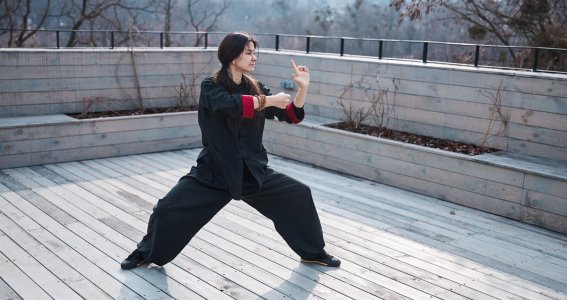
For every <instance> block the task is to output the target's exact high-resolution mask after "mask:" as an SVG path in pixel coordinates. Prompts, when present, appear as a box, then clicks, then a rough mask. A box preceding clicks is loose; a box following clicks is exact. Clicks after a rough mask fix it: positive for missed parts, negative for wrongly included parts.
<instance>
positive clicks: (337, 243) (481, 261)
mask: <svg viewBox="0 0 567 300" xmlns="http://www.w3.org/2000/svg"><path fill="white" fill-rule="evenodd" d="M198 151H199V149H194V150H183V151H174V152H163V153H154V154H144V155H132V156H124V157H114V158H107V159H97V160H90V161H81V162H71V163H59V164H51V165H43V166H37V167H26V168H17V169H3V170H0V279H1V280H0V299H20V298H22V299H51V298H54V299H75V298H76V299H81V298H87V299H116V298H121V299H137V298H143V299H162V298H165V299H167V298H177V299H198V298H206V299H230V298H234V299H258V298H267V299H283V298H286V299H288V298H292V299H310V298H317V299H321V298H323V299H347V298H354V299H372V298H384V299H429V298H441V299H522V298H525V299H567V236H565V235H562V234H558V233H555V232H551V231H547V230H544V229H541V228H538V227H534V226H530V225H526V224H523V223H519V222H516V221H512V220H509V219H505V218H501V217H497V216H494V215H490V214H486V213H482V212H479V211H476V210H473V209H469V208H466V207H462V206H458V205H455V204H451V203H448V202H444V201H440V200H437V199H433V198H430V197H426V196H422V195H418V194H414V193H410V192H407V191H403V190H399V189H395V188H392V187H389V186H384V185H380V184H376V183H372V182H370V181H366V180H361V179H358V178H353V177H348V176H344V175H341V174H336V173H332V172H328V171H325V170H321V169H316V168H312V167H310V166H308V165H304V164H300V163H297V162H294V161H290V160H286V159H283V158H280V157H274V156H272V157H270V159H271V166H272V167H273V168H274V169H276V170H279V171H281V172H284V173H287V174H289V175H291V176H293V177H295V178H297V179H299V180H302V181H304V182H306V183H307V184H308V185H309V186H311V188H312V191H313V194H314V198H315V201H316V205H317V208H318V210H319V216H320V218H321V222H322V224H323V230H324V233H325V240H326V242H327V247H326V249H327V250H328V252H330V253H332V254H334V255H336V256H338V257H340V258H341V259H342V262H343V264H342V266H341V268H338V269H331V268H328V269H326V268H323V267H317V266H311V265H304V264H301V263H299V262H298V258H297V257H296V255H295V254H294V253H293V252H292V251H291V250H290V249H289V248H288V247H287V245H286V244H285V242H283V240H282V239H281V238H280V237H279V235H278V234H277V233H276V232H275V230H274V228H273V226H272V224H271V222H270V221H269V220H267V219H266V218H264V217H262V216H261V215H259V214H258V213H257V212H255V211H254V210H253V209H251V208H250V207H249V206H247V205H246V204H245V203H243V202H240V201H232V202H231V203H230V204H229V205H228V206H227V207H225V208H224V209H223V210H222V211H221V212H220V213H219V214H218V215H217V216H216V217H215V218H214V219H213V220H212V222H210V223H209V224H208V225H206V226H205V227H204V229H203V230H201V231H200V232H199V233H198V234H197V236H196V237H195V238H194V239H193V240H192V241H191V242H190V244H189V246H187V247H186V248H185V250H184V251H183V253H182V255H180V256H178V257H177V258H176V259H175V260H174V261H173V262H172V263H170V264H167V265H166V266H164V267H163V268H161V267H156V266H149V267H147V268H138V269H135V270H133V271H122V270H121V269H120V266H119V263H120V262H121V261H122V260H123V259H124V258H125V257H126V256H127V255H128V254H129V253H130V252H131V250H132V249H134V247H135V245H136V242H137V241H138V240H140V238H141V237H142V235H143V234H144V232H145V230H146V226H147V221H148V217H149V215H150V213H151V211H152V207H153V205H154V204H155V203H156V201H157V199H159V198H161V197H162V196H163V195H164V194H165V193H166V192H167V191H168V190H169V189H170V188H171V187H172V186H173V185H174V184H175V183H176V182H177V180H178V179H179V177H180V176H182V175H183V174H185V173H186V172H187V171H188V169H189V167H190V166H191V165H193V164H194V162H195V158H196V156H197V154H198ZM566 205H567V204H566Z"/></svg>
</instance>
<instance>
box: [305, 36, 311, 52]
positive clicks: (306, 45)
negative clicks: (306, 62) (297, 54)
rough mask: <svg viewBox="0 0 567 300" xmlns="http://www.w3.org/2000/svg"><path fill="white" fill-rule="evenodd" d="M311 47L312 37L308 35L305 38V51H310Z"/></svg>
mask: <svg viewBox="0 0 567 300" xmlns="http://www.w3.org/2000/svg"><path fill="white" fill-rule="evenodd" d="M310 48H311V37H310V36H308V37H307V38H306V40H305V52H306V53H309V50H310Z"/></svg>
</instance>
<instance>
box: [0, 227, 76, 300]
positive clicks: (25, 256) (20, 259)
mask: <svg viewBox="0 0 567 300" xmlns="http://www.w3.org/2000/svg"><path fill="white" fill-rule="evenodd" d="M0 245H2V246H1V250H0V251H1V252H2V253H3V254H4V255H6V257H7V258H8V259H9V260H10V261H11V262H12V263H14V264H15V265H16V267H17V268H19V269H21V270H22V271H23V272H24V273H25V274H26V275H27V276H29V277H30V278H31V280H33V281H34V282H35V283H36V284H37V285H38V286H40V287H41V289H43V290H44V291H45V292H46V293H47V294H49V296H50V297H53V298H55V299H63V298H67V299H81V297H80V296H79V295H78V294H77V293H76V292H75V291H73V290H72V289H70V288H69V287H68V286H67V285H65V284H63V282H61V281H60V280H59V278H57V277H56V276H55V275H54V274H53V273H52V272H51V271H50V270H48V269H47V268H46V267H45V266H43V265H42V264H40V263H39V262H38V261H37V260H36V259H35V258H34V257H32V256H31V255H30V254H29V253H28V252H26V251H25V250H24V249H22V248H21V247H19V246H18V245H17V244H16V243H14V241H12V240H11V239H10V238H8V237H7V236H5V235H4V236H0Z"/></svg>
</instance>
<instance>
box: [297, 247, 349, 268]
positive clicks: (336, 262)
mask: <svg viewBox="0 0 567 300" xmlns="http://www.w3.org/2000/svg"><path fill="white" fill-rule="evenodd" d="M301 262H302V263H308V264H320V265H322V266H325V267H338V266H340V265H341V260H340V259H338V258H336V257H334V256H332V255H330V254H328V253H327V252H325V250H323V253H321V257H320V258H315V259H305V258H302V259H301Z"/></svg>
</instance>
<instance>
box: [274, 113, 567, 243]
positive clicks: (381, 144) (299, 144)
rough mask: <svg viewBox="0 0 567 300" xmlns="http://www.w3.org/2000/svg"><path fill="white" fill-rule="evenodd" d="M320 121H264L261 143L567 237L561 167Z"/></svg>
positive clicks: (565, 179) (565, 170)
mask: <svg viewBox="0 0 567 300" xmlns="http://www.w3.org/2000/svg"><path fill="white" fill-rule="evenodd" d="M327 122H328V121H327ZM323 123H326V122H325V120H315V121H313V120H305V121H304V122H302V123H301V124H299V125H298V126H289V125H288V124H284V123H280V122H268V124H267V131H266V133H265V135H264V141H265V146H266V148H267V150H268V152H270V153H272V154H275V155H280V156H284V157H288V158H292V159H296V160H299V161H302V162H306V163H310V164H313V165H316V166H320V167H324V168H327V169H330V170H335V171H338V172H343V173H346V174H351V175H354V176H358V177H362V178H366V179H369V180H372V181H376V182H380V183H384V184H388V185H391V186H395V187H398V188H402V189H405V190H409V191H413V192H417V193H420V194H423V195H427V196H431V197H435V198H438V199H443V200H446V201H450V202H454V203H458V204H462V205H465V206H469V207H472V208H475V209H479V210H482V211H486V212H490V213H493V214H496V215H500V216H505V217H508V218H511V219H514V220H519V221H522V222H525V223H529V224H534V225H538V226H541V227H545V228H548V229H552V230H555V231H558V232H562V233H567V198H566V197H567V165H565V166H562V167H561V166H559V167H558V168H553V167H551V166H550V167H549V168H547V170H546V168H537V166H539V165H538V164H537V163H532V164H531V165H526V163H528V162H523V163H524V165H521V164H520V163H514V162H513V161H514V159H513V158H505V157H504V158H503V159H498V154H485V155H479V156H468V155H464V154H458V153H452V152H447V151H442V150H437V149H431V148H427V147H423V146H416V145H411V144H405V143H402V142H396V141H391V140H387V139H381V138H376V137H372V136H366V135H362V134H356V133H351V132H346V131H343V130H338V129H333V128H329V127H325V126H322V124H323ZM516 162H520V160H516Z"/></svg>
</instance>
